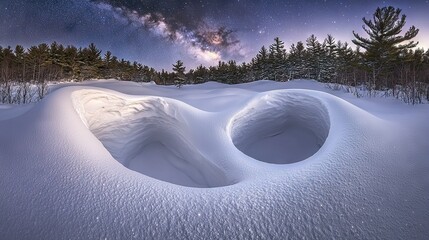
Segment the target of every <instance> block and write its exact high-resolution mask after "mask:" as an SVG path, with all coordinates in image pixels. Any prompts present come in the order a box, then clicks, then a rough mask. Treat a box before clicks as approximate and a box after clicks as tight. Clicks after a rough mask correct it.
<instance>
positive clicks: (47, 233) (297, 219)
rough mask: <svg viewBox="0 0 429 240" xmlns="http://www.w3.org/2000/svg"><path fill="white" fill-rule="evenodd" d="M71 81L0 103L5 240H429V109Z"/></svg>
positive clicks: (316, 92)
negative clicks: (27, 100) (25, 101)
mask: <svg viewBox="0 0 429 240" xmlns="http://www.w3.org/2000/svg"><path fill="white" fill-rule="evenodd" d="M66 86H69V87H66ZM66 86H64V85H62V86H59V87H58V88H57V90H55V91H54V92H53V93H52V94H50V95H49V96H48V97H47V98H46V99H44V100H43V101H42V102H41V103H39V104H36V105H33V106H32V107H31V108H28V107H27V108H19V107H17V108H16V110H14V108H11V107H10V106H8V107H4V108H0V119H1V120H0V133H1V134H0V233H1V237H0V238H2V239H106V238H107V239H153V238H154V239H202V238H204V239H332V238H334V239H356V238H357V239H373V238H380V239H426V238H427V236H428V235H429V207H428V202H429V157H428V156H429V143H428V141H427V136H428V134H429V126H428V125H427V118H428V116H429V107H428V106H427V105H421V106H416V107H411V106H407V105H405V104H402V103H399V102H398V101H395V100H385V99H370V100H368V99H356V98H354V97H352V96H350V95H348V94H344V93H340V92H329V90H328V89H325V88H324V87H323V85H321V84H318V83H316V82H313V81H292V82H288V83H275V82H270V81H260V82H255V83H250V84H242V85H235V86H227V85H221V84H217V83H206V84H202V85H196V86H184V87H183V88H182V89H176V88H174V87H162V86H156V85H154V84H143V85H139V84H136V83H127V82H117V81H94V82H88V83H84V84H76V85H75V86H70V85H66ZM290 88H293V89H290ZM304 88H305V89H306V90H304ZM307 89H310V90H307ZM326 92H329V93H331V94H329V93H326ZM332 94H336V95H338V96H334V95H332Z"/></svg>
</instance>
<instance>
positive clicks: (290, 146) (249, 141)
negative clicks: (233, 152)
mask: <svg viewBox="0 0 429 240" xmlns="http://www.w3.org/2000/svg"><path fill="white" fill-rule="evenodd" d="M329 128H330V120H329V114H328V111H327V109H326V107H325V106H324V105H323V104H322V103H321V102H320V100H318V99H316V98H314V97H311V96H309V95H306V94H297V93H292V92H268V93H265V94H262V95H261V94H260V95H258V97H256V98H255V99H254V100H253V101H251V102H250V103H249V104H248V105H247V106H246V107H245V108H244V109H242V110H241V111H240V112H239V113H237V114H236V115H235V116H234V117H233V120H232V123H231V127H230V135H231V138H232V141H233V143H234V145H235V146H236V147H237V148H238V149H239V150H240V151H242V152H243V153H245V154H247V155H248V156H250V157H252V158H255V159H257V160H260V161H263V162H267V163H276V164H286V163H294V162H298V161H302V160H305V159H307V158H308V157H310V156H312V155H313V154H315V153H316V152H317V151H318V150H319V149H320V148H321V147H322V145H323V143H324V142H325V140H326V138H327V136H328V133H329Z"/></svg>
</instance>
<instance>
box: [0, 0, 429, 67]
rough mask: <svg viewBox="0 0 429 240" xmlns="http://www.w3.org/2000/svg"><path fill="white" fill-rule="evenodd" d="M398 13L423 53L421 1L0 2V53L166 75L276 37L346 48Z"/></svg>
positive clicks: (426, 3)
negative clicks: (138, 66) (74, 58)
mask: <svg viewBox="0 0 429 240" xmlns="http://www.w3.org/2000/svg"><path fill="white" fill-rule="evenodd" d="M389 5H392V6H394V7H398V8H401V9H402V13H403V14H406V15H407V26H406V29H408V28H409V27H410V26H411V25H415V26H416V27H417V28H419V29H420V33H419V35H418V37H417V39H416V40H418V41H419V42H420V44H419V46H420V47H423V48H425V49H428V48H429V0H408V1H405V0H402V1H399V0H396V1H395V0H392V1H373V0H372V1H371V0H343V1H333V0H310V1H300V0H218V1H207V0H191V1H173V0H165V1H161V0H1V1H0V45H1V46H3V47H4V46H7V45H11V46H15V45H16V44H21V45H24V46H25V47H29V46H31V45H35V44H39V43H42V42H46V43H50V42H53V41H57V42H59V43H62V44H65V45H68V44H73V45H76V46H87V45H88V44H89V43H91V42H93V43H95V44H96V45H97V46H98V48H100V49H102V50H103V52H106V51H107V50H110V51H111V52H112V53H113V54H114V55H116V56H118V57H119V58H125V59H127V60H131V61H138V62H141V63H143V64H145V65H149V66H152V67H155V68H156V69H158V70H160V69H166V70H171V64H172V63H174V62H175V61H176V60H178V59H181V60H183V61H184V62H185V65H186V66H187V67H188V69H189V68H193V67H196V66H197V65H199V64H203V65H206V66H209V65H214V64H216V63H217V62H218V61H219V60H223V61H228V60H231V59H233V60H236V61H237V62H242V61H249V60H250V59H251V58H252V57H254V56H255V54H256V53H257V52H258V50H259V49H260V48H261V47H262V45H266V46H268V45H270V44H271V43H272V42H273V39H274V37H277V36H278V37H280V39H282V40H283V41H284V42H285V44H286V47H287V48H289V46H290V45H291V44H292V43H296V42H297V41H305V39H306V38H308V37H309V36H310V35H311V34H315V35H316V36H317V37H318V39H319V40H321V41H323V39H324V38H325V37H326V35H327V34H332V35H333V36H334V37H335V38H336V40H341V41H347V42H349V43H351V39H353V34H352V31H353V30H355V31H356V32H358V33H361V34H362V35H364V36H365V34H363V30H362V25H363V22H362V17H366V18H370V17H371V16H372V13H373V12H374V11H375V9H376V8H377V7H383V6H389Z"/></svg>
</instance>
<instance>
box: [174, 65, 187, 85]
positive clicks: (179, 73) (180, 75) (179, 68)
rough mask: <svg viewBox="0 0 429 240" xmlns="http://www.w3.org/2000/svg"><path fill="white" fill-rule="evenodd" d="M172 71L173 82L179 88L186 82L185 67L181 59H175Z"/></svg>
mask: <svg viewBox="0 0 429 240" xmlns="http://www.w3.org/2000/svg"><path fill="white" fill-rule="evenodd" d="M173 71H174V73H175V78H174V84H175V85H176V87H178V88H181V87H182V85H183V84H185V83H186V79H185V71H186V67H185V66H184V64H183V62H182V61H181V60H177V62H176V63H175V64H173Z"/></svg>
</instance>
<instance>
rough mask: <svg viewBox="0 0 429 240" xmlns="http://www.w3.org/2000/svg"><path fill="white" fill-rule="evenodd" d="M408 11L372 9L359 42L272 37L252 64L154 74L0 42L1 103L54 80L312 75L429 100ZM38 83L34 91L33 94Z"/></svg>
mask: <svg viewBox="0 0 429 240" xmlns="http://www.w3.org/2000/svg"><path fill="white" fill-rule="evenodd" d="M405 19H406V16H405V15H401V10H400V9H396V8H394V7H384V8H377V10H376V11H375V13H374V15H373V18H372V19H369V20H368V19H365V18H363V21H364V24H365V25H364V30H365V32H366V33H367V34H368V36H369V38H365V37H362V36H360V35H359V34H357V33H355V32H353V34H354V36H355V39H353V40H352V42H353V43H354V45H355V46H356V47H352V46H351V45H350V44H349V43H347V42H341V41H336V39H335V38H334V37H333V36H332V35H327V36H326V38H324V39H318V38H317V37H316V36H315V35H311V36H309V37H308V38H307V39H306V40H305V41H299V42H297V43H295V44H292V45H291V46H290V47H289V48H288V49H287V48H286V46H285V43H284V42H283V41H282V40H281V39H280V38H279V37H276V38H275V39H274V41H273V43H272V44H271V45H269V46H267V47H266V46H262V47H261V49H260V50H259V52H258V53H257V55H256V56H255V57H253V58H252V59H251V61H250V62H247V63H246V62H243V63H237V62H236V61H234V60H231V61H227V62H224V61H220V62H219V63H218V64H217V65H216V66H210V67H206V66H203V65H200V66H198V67H197V68H195V69H190V70H188V71H186V67H185V66H184V63H183V62H182V61H181V60H178V61H177V62H175V63H174V64H173V65H172V69H171V70H172V71H169V70H161V71H157V70H155V69H154V68H152V67H149V66H146V65H143V64H141V63H138V62H131V61H128V60H125V59H118V58H117V57H116V56H113V55H112V53H111V52H110V51H107V52H105V53H102V51H101V50H100V49H98V48H97V47H96V45H95V44H93V43H91V44H90V45H89V46H87V47H83V48H82V47H79V48H78V47H76V46H72V45H68V46H64V45H62V44H60V43H57V42H53V43H51V44H46V43H42V44H39V45H37V46H31V47H29V48H28V49H25V48H24V47H23V46H21V45H17V46H15V47H14V48H12V47H10V46H8V47H1V46H0V73H1V75H0V103H9V104H25V103H29V102H32V101H35V99H36V100H39V99H41V98H43V96H45V95H46V93H47V92H46V91H47V84H48V83H49V82H53V81H82V80H87V79H110V78H113V79H118V80H124V81H135V82H149V81H154V82H156V83H157V84H162V85H173V84H174V85H176V86H177V87H179V88H180V87H181V86H182V85H185V84H198V83H204V82H207V81H217V82H221V83H226V84H238V83H245V82H251V81H257V80H264V79H269V80H274V81H289V80H293V79H314V80H317V81H320V82H323V83H327V85H328V86H329V87H331V88H334V89H340V88H344V89H345V90H347V91H350V92H352V93H353V94H355V95H356V96H358V97H360V95H361V94H362V93H361V92H362V91H358V89H364V90H365V91H364V92H367V93H368V94H369V95H373V94H375V93H380V92H382V93H383V94H384V95H386V96H394V97H396V98H399V99H401V100H403V101H404V102H407V103H411V104H416V103H423V102H427V101H429V50H426V51H425V50H424V49H422V48H418V43H417V42H414V41H412V39H413V38H414V37H415V36H417V34H418V31H419V30H418V29H416V28H415V27H414V26H412V27H410V29H409V30H408V31H406V32H405V34H404V35H403V36H401V35H399V34H400V33H401V32H402V30H403V27H404V26H405V22H406V21H405ZM34 86H36V89H37V91H32V88H34Z"/></svg>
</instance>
